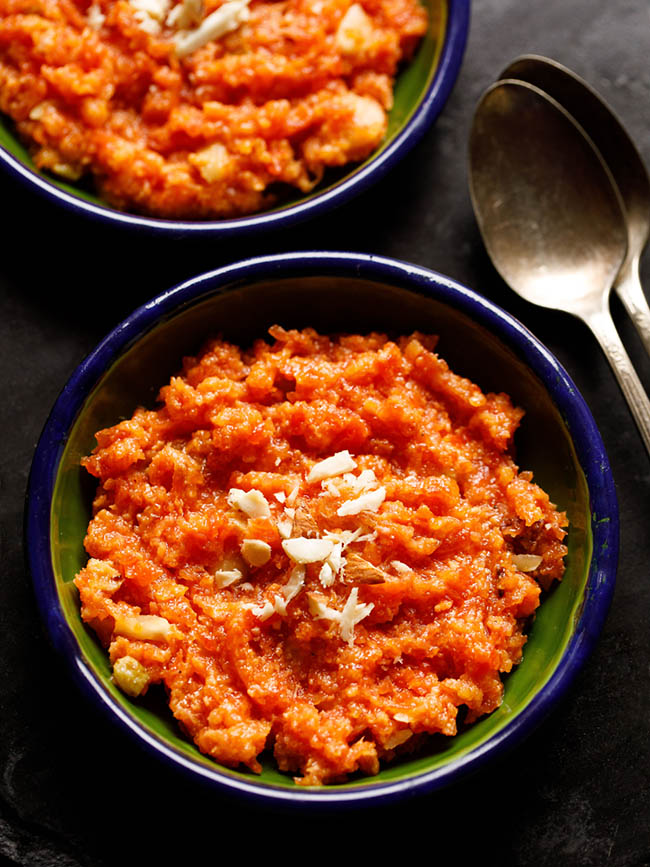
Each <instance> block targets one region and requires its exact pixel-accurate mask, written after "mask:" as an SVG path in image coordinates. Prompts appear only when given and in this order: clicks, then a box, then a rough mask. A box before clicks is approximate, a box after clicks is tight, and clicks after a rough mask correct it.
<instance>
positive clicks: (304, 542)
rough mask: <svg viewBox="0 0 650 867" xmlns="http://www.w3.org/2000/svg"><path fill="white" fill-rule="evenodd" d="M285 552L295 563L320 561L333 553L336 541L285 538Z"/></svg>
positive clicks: (283, 544)
mask: <svg viewBox="0 0 650 867" xmlns="http://www.w3.org/2000/svg"><path fill="white" fill-rule="evenodd" d="M282 547H283V548H284V552H285V554H286V555H287V557H289V559H290V560H293V561H294V563H320V562H321V561H322V560H325V559H327V557H329V555H330V554H331V553H332V549H333V548H334V543H333V542H330V541H329V539H306V538H305V537H304V536H299V537H298V538H297V539H285V540H284V542H283V543H282Z"/></svg>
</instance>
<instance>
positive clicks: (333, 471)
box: [307, 449, 357, 484]
mask: <svg viewBox="0 0 650 867" xmlns="http://www.w3.org/2000/svg"><path fill="white" fill-rule="evenodd" d="M356 466H357V462H356V461H355V460H354V458H353V457H352V455H351V454H350V452H349V451H348V450H347V449H345V451H342V452H337V453H336V454H335V455H332V456H331V457H329V458H325V459H324V460H322V461H319V462H318V463H317V464H314V466H313V467H312V468H311V470H310V471H309V473H308V474H307V482H308V483H309V484H313V483H314V482H321V481H322V480H323V479H331V478H332V477H333V476H341V475H343V473H349V472H350V471H351V470H354V469H356Z"/></svg>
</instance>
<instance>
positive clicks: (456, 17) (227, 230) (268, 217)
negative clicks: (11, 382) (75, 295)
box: [0, 0, 471, 238]
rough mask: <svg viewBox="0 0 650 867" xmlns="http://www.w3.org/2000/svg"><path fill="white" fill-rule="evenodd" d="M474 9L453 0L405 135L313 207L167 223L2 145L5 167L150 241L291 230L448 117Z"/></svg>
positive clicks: (385, 167)
mask: <svg viewBox="0 0 650 867" xmlns="http://www.w3.org/2000/svg"><path fill="white" fill-rule="evenodd" d="M470 4H471V0H448V17H447V29H446V32H445V41H444V44H443V46H442V50H441V53H440V58H439V61H438V67H437V69H436V72H435V74H434V76H433V79H432V81H431V83H430V85H429V87H428V88H427V90H426V91H425V93H424V96H423V97H422V100H421V102H420V104H419V105H418V106H417V108H416V109H415V111H414V113H413V114H412V116H411V118H410V119H409V120H408V122H407V123H406V125H405V126H404V128H403V129H402V131H401V132H400V133H399V134H398V135H397V136H396V137H395V138H394V139H393V141H392V142H391V143H390V144H389V145H388V146H387V147H386V148H385V149H384V150H383V151H381V153H379V154H377V156H376V157H374V158H371V159H370V161H369V162H368V163H367V164H366V165H365V166H363V167H362V168H360V169H357V170H356V171H353V172H352V174H351V175H349V176H348V177H346V178H345V179H343V180H342V181H340V182H338V183H336V184H335V185H334V186H333V187H332V188H331V189H328V190H326V191H324V192H323V193H321V194H318V195H316V196H314V197H313V198H311V199H309V200H307V201H299V202H297V203H295V204H293V205H288V206H287V207H286V208H283V209H280V210H277V211H271V212H268V211H267V212H261V213H259V214H253V215H251V216H249V217H238V218H236V219H231V220H209V221H189V220H163V219H155V218H152V217H144V216H139V215H137V214H129V213H126V212H124V211H116V210H112V209H111V208H109V207H103V206H101V205H95V204H94V203H93V202H87V201H85V200H84V199H81V198H78V197H77V196H74V195H72V194H71V193H67V192H66V191H65V190H62V189H60V188H59V187H57V186H55V185H54V184H52V183H50V182H49V181H48V179H47V177H45V176H44V175H41V174H39V173H37V172H35V171H33V170H32V169H30V168H28V167H27V166H26V165H25V164H24V163H23V162H21V160H19V159H18V158H17V157H15V156H14V155H13V154H12V153H10V152H9V151H7V150H6V149H5V148H4V147H2V145H0V164H4V166H5V168H6V169H7V170H8V172H9V174H10V175H11V176H12V177H13V178H14V179H15V180H17V181H18V182H19V183H22V184H24V185H26V186H27V187H29V188H31V189H33V190H36V192H38V193H39V194H40V195H43V196H44V197H45V198H46V199H48V200H49V201H50V202H52V203H58V204H61V205H63V206H64V207H65V208H66V210H67V211H68V212H69V213H74V212H79V211H81V212H83V213H84V214H85V216H87V217H90V218H92V219H93V220H98V221H100V222H101V223H103V224H104V225H114V226H120V227H122V228H125V229H128V228H134V227H135V228H138V229H140V230H144V231H146V232H147V233H148V234H150V235H161V234H162V235H175V236H178V237H182V236H184V235H190V236H196V235H201V234H203V233H207V234H209V235H213V234H214V235H218V236H219V237H223V238H231V237H233V236H244V235H246V234H250V233H253V232H259V231H262V230H264V231H266V230H270V229H281V228H286V227H287V226H290V225H293V224H295V223H297V222H299V221H302V220H306V219H310V218H312V217H316V216H318V215H321V214H323V213H325V212H326V211H328V210H330V209H331V208H335V207H339V206H340V205H342V204H344V203H345V202H347V201H349V200H350V199H351V198H353V197H354V196H357V195H359V194H360V193H362V192H364V191H365V190H366V189H368V188H369V187H370V186H371V185H372V184H374V183H375V182H376V181H378V180H380V178H383V177H384V176H385V175H386V173H387V172H389V171H390V170H391V169H392V168H393V166H395V165H396V164H397V162H398V161H399V160H401V159H402V158H403V157H404V156H406V154H407V153H408V152H409V151H410V150H411V149H412V148H413V147H414V146H415V145H416V144H417V143H418V142H419V141H420V139H421V138H422V136H423V135H424V133H425V132H426V131H427V129H428V128H429V127H430V125H431V124H432V123H433V121H434V120H435V119H436V117H437V116H438V115H439V114H440V112H441V111H442V109H443V107H444V105H445V103H446V102H447V99H448V97H449V94H450V93H451V90H452V88H453V86H454V84H455V82H456V79H457V77H458V73H459V71H460V65H461V62H462V59H463V54H464V53H465V46H466V44H467V36H468V32H469V20H470Z"/></svg>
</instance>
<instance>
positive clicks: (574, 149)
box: [469, 80, 650, 454]
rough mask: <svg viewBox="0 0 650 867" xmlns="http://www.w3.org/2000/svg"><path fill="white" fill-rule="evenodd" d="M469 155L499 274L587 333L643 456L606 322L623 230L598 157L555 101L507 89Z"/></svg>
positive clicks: (480, 113) (649, 437) (646, 407)
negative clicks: (576, 322)
mask: <svg viewBox="0 0 650 867" xmlns="http://www.w3.org/2000/svg"><path fill="white" fill-rule="evenodd" d="M469 152H470V153H469V155H470V172H469V173H470V193H471V196H472V202H473V205H474V210H475V213H476V217H477V221H478V225H479V229H480V231H481V234H482V236H483V240H484V242H485V246H486V248H487V251H488V253H489V255H490V257H491V258H492V261H493V263H494V265H495V267H496V269H497V270H498V271H499V273H500V274H501V276H502V277H503V279H504V280H505V281H506V282H507V283H508V284H509V285H510V286H511V288H512V289H514V290H515V292H518V293H519V294H520V295H521V296H522V297H523V298H525V299H526V300H527V301H530V302H532V303H533V304H539V305H541V306H543V307H550V308H552V309H556V310H564V311H566V312H567V313H571V314H573V315H574V316H577V317H578V318H579V319H582V320H583V321H584V322H585V323H586V324H587V325H588V326H589V328H590V329H591V330H592V332H593V333H594V335H595V337H596V339H597V340H598V342H599V343H600V345H601V347H602V349H603V351H604V353H605V355H606V356H607V359H608V361H609V363H610V364H611V366H612V370H613V372H614V374H615V376H616V379H617V381H618V383H619V385H620V387H621V390H622V392H623V394H624V396H625V398H626V400H627V402H628V405H629V407H630V410H631V412H632V415H633V416H634V419H635V421H636V423H637V425H638V427H639V432H640V433H641V437H642V439H643V442H644V445H645V447H646V450H647V451H648V454H650V401H649V400H648V397H647V395H646V393H645V391H644V389H643V386H642V385H641V382H640V381H639V378H638V376H637V374H636V372H635V370H634V367H633V366H632V362H631V361H630V359H629V357H628V355H627V353H626V351H625V349H624V347H623V344H622V343H621V340H620V337H619V336H618V332H617V331H616V328H615V326H614V323H613V321H612V317H611V314H610V312H609V293H610V291H611V287H612V284H613V282H614V280H615V278H616V275H617V274H618V273H619V271H620V269H621V266H622V264H623V261H624V260H625V257H626V253H627V227H626V222H625V212H624V209H623V203H622V200H621V197H620V194H619V192H618V190H617V188H616V185H615V184H614V182H613V180H612V176H611V174H610V172H609V170H608V169H607V167H606V165H605V163H604V162H603V160H602V157H601V156H600V154H599V153H598V151H597V150H596V148H595V147H594V146H593V145H592V143H591V141H590V140H589V138H588V137H587V136H586V135H585V134H584V133H583V131H582V130H581V128H580V127H579V126H578V125H577V123H576V122H575V121H574V120H573V119H572V118H571V116H570V115H569V114H568V113H567V112H566V111H565V110H564V109H563V108H562V107H561V106H560V105H559V104H558V103H557V102H555V100H553V99H552V98H551V97H549V96H547V95H546V94H545V93H544V92H543V91H541V90H539V89H538V88H536V87H534V86H533V85H531V84H527V83H525V82H523V81H513V80H504V81H500V82H497V83H496V84H493V85H492V86H491V87H489V88H488V90H487V91H486V92H485V93H484V94H483V96H482V98H481V100H480V102H479V104H478V106H477V108H476V112H475V115H474V120H473V124H472V130H471V133H470V146H469Z"/></svg>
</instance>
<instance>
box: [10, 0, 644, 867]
mask: <svg viewBox="0 0 650 867" xmlns="http://www.w3.org/2000/svg"><path fill="white" fill-rule="evenodd" d="M523 52H536V53H541V54H546V55H549V56H551V57H555V58H556V59H558V60H560V61H562V62H563V63H565V64H567V65H569V66H571V67H572V68H574V69H575V70H576V71H577V72H579V73H580V74H581V75H583V76H584V77H585V78H587V79H588V80H589V81H590V82H591V83H592V84H593V85H594V86H595V87H596V88H597V89H598V90H599V91H600V92H601V93H602V94H603V95H604V96H605V98H606V99H607V100H608V101H609V102H610V103H611V104H612V105H613V106H614V108H615V109H616V110H617V112H618V113H619V115H620V116H621V117H622V118H623V119H624V121H625V123H626V124H627V125H628V127H629V130H630V132H631V133H632V135H633V137H634V139H635V140H636V142H637V144H638V147H639V149H640V151H641V152H642V154H643V155H644V157H645V159H646V161H647V162H650V62H649V60H650V58H649V55H650V5H649V4H648V0H543V2H542V0H475V2H474V9H473V20H472V28H471V35H470V39H469V44H468V49H467V53H466V56H465V61H464V65H463V68H462V71H461V74H460V77H459V80H458V82H457V85H456V87H455V89H454V92H453V94H452V96H451V99H450V100H449V102H448V104H447V106H446V108H445V110H444V112H443V114H442V116H441V117H440V118H439V120H438V122H437V124H436V125H435V126H434V127H433V128H432V129H431V130H430V132H429V133H428V134H427V135H426V137H425V139H424V141H423V142H422V143H421V144H420V145H419V146H418V147H417V148H416V150H415V151H414V152H412V153H411V154H410V155H409V156H408V157H407V158H406V159H405V160H404V161H403V163H402V164H401V165H400V166H399V167H397V168H396V169H395V170H394V171H393V173H392V174H391V175H390V176H389V177H388V178H386V179H385V180H383V181H382V182H381V183H380V184H378V185H377V186H375V187H374V188H373V189H372V190H371V191H369V192H367V193H366V194H364V195H363V196H361V197H360V198H358V199H356V200H355V201H354V202H353V203H352V204H349V205H347V206H346V207H345V208H343V209H341V210H339V211H336V212H334V213H330V214H329V215H327V216H325V217H323V218H321V219H318V220H315V221H312V222H310V223H308V224H305V225H304V226H302V227H301V228H299V229H292V230H286V231H284V232H282V233H277V234H274V235H268V236H265V237H264V236H260V237H259V238H254V239H248V240H246V241H245V242H243V243H241V244H232V243H230V242H229V243H228V244H227V245H224V246H223V247H221V248H220V246H219V245H218V244H217V243H212V242H204V243H187V242H168V241H165V242H160V241H155V242H154V241H151V240H147V239H146V238H144V237H136V238H131V237H128V236H127V235H125V234H122V233H115V234H114V233H112V232H110V231H108V230H106V229H104V228H101V227H98V226H93V225H84V224H82V223H81V222H80V221H78V220H76V219H73V218H70V217H68V216H66V215H65V214H64V213H62V211H60V210H58V209H54V208H51V207H49V206H46V205H45V204H44V203H43V201H41V200H40V198H36V197H34V196H32V195H30V194H28V193H27V192H25V191H24V190H22V189H19V188H18V187H16V186H14V185H13V184H12V183H10V182H9V181H7V180H6V178H4V177H0V203H1V206H2V207H1V210H0V214H1V215H2V216H1V218H0V219H1V220H2V233H1V235H0V237H1V239H2V240H1V243H0V289H1V291H2V307H1V308H0V310H1V317H0V320H1V328H2V337H1V340H0V353H1V358H2V381H1V387H2V392H3V394H2V398H1V404H0V405H1V406H2V425H1V436H2V443H3V446H2V449H1V451H0V491H1V503H2V536H1V545H2V547H1V554H0V712H1V717H0V768H1V772H0V857H2V858H4V860H5V862H6V863H7V864H17V865H38V867H49V865H60V867H64V865H65V867H80V865H84V867H86V865H88V867H91V865H92V867H112V865H118V864H129V863H142V864H152V865H166V864H180V865H186V864H187V865H193V864H202V863H206V864H208V863H218V861H220V860H222V861H226V860H227V861H232V860H235V859H236V860H237V861H239V860H240V859H243V860H244V861H245V862H248V861H249V860H250V861H251V862H253V860H254V859H256V860H257V859H260V858H264V859H266V858H267V857H269V856H271V857H273V858H274V859H275V857H276V856H277V858H278V859H282V860H285V859H289V860H294V859H309V861H311V860H313V859H316V861H320V860H321V858H323V857H324V856H325V857H330V858H333V859H335V861H336V862H341V861H342V862H343V863H345V862H348V863H349V862H350V861H352V860H357V859H363V862H364V863H366V864H370V863H374V862H375V863H379V864H381V863H391V862H393V861H394V860H395V859H396V858H399V859H400V860H411V859H414V860H417V861H425V862H430V863H434V864H435V863H441V862H443V863H447V862H450V861H451V860H452V859H453V861H454V862H461V863H463V862H464V861H470V860H471V861H475V862H477V863H480V864H493V863H494V864H500V865H527V867H528V865H530V867H538V865H540V867H541V865H574V864H575V865H594V867H598V865H617V867H621V865H642V864H650V798H649V796H648V784H649V777H650V719H649V717H650V713H649V709H648V704H649V699H650V690H649V688H648V679H649V676H650V649H649V640H650V631H649V629H648V619H649V618H648V614H649V609H650V576H649V574H648V573H649V571H650V570H649V563H650V533H649V532H648V494H649V492H650V472H649V470H650V465H649V463H648V458H647V456H646V454H645V452H644V450H643V447H642V445H641V440H640V438H639V436H638V434H637V432H636V429H635V427H634V424H633V422H632V419H631V416H630V415H629V412H628V410H627V408H626V406H625V404H624V402H623V399H622V397H621V395H620V393H619V392H618V390H617V387H616V385H615V382H614V379H613V377H612V374H611V373H610V370H609V368H608V366H607V364H606V362H605V360H604V357H603V356H602V354H601V352H600V350H599V348H598V347H597V345H596V342H595V340H594V339H593V338H592V336H591V334H590V333H589V332H588V331H587V329H586V327H584V326H583V325H582V324H580V323H579V322H577V321H574V320H572V319H571V318H570V317H568V316H566V315H564V314H554V313H552V312H550V311H545V310H541V309H537V308H534V307H532V306H530V305H528V304H526V303H525V302H523V301H521V300H519V299H518V298H517V297H516V296H515V295H514V294H513V293H512V292H511V291H510V290H508V288H507V287H506V286H505V285H504V284H503V282H502V281H501V280H500V278H499V277H498V276H497V275H496V273H495V271H494V270H493V268H492V266H491V264H490V262H489V261H488V259H487V256H486V254H485V252H484V249H483V247H482V244H481V240H480V238H479V235H478V232H477V228H476V225H475V222H474V218H473V214H472V209H471V205H470V201H469V196H468V191H467V172H466V151H467V137H468V131H469V126H470V120H471V115H472V111H473V108H474V105H475V103H476V101H477V99H478V97H479V95H480V93H481V92H482V90H483V89H484V88H485V87H486V86H487V85H488V84H489V83H490V82H491V81H492V80H493V78H494V77H495V76H496V75H497V73H498V72H499V71H500V69H501V68H503V67H504V66H505V65H506V64H507V63H508V62H509V61H510V60H511V59H512V58H513V57H515V56H516V55H518V54H520V53H523ZM319 247H320V248H324V249H332V250H339V249H340V250H360V251H366V252H372V253H380V254H385V255H389V256H394V257H397V258H401V259H406V260H410V261H412V262H416V263H418V264H420V265H423V266H427V267H431V268H433V269H436V270H438V271H441V272H442V273H445V274H448V275H450V276H451V277H453V278H456V279H458V280H460V281H461V282H463V283H465V284H467V285H469V286H471V287H473V288H475V289H477V290H479V291H480V292H482V293H483V294H485V295H487V296H488V297H489V298H491V299H492V300H494V301H495V302H497V303H499V304H500V305H502V306H503V307H505V308H506V309H507V310H509V311H510V312H512V313H513V314H514V315H515V316H517V317H518V318H520V319H521V320H522V321H523V322H524V323H525V324H526V325H527V326H528V327H529V328H530V329H531V330H532V331H533V332H534V333H535V334H536V335H537V336H538V337H539V338H540V339H541V340H542V341H543V342H544V343H546V344H547V345H548V346H549V347H550V349H551V351H552V352H554V353H555V354H556V355H557V356H558V357H559V359H560V360H561V362H562V363H563V364H564V365H565V366H566V368H567V369H568V370H569V372H570V374H571V375H572V376H573V377H574V379H575V381H576V383H577V385H578V387H579V389H580V390H581V392H582V393H583V395H584V396H585V398H586V400H587V402H588V404H589V405H590V407H591V409H592V411H593V413H594V416H595V418H596V421H597V424H598V425H599V427H600V430H601V431H602V434H603V437H604V440H605V443H606V446H607V449H608V452H609V455H610V459H611V462H612V466H613V471H614V475H615V478H616V482H617V487H618V495H619V499H620V509H621V528H622V532H621V558H620V568H619V574H618V583H617V588H616V593H615V597H614V602H613V605H612V608H611V612H610V615H609V618H608V620H607V623H606V626H605V629H604V632H603V634H602V638H601V640H600V642H599V644H598V646H597V648H596V650H595V652H594V653H593V654H592V656H591V657H590V659H589V661H588V662H587V664H586V666H585V667H584V669H583V670H582V672H581V673H580V675H579V676H578V678H577V680H576V682H575V683H574V686H573V687H572V689H571V690H570V693H569V694H568V696H567V697H566V698H564V700H563V701H562V702H561V704H560V705H559V706H558V707H557V708H556V710H555V711H554V712H553V713H552V715H551V716H550V718H548V719H547V721H546V722H545V723H544V724H543V725H542V726H541V727H540V728H539V729H538V730H537V731H536V733H535V734H534V735H533V736H532V737H530V738H529V739H528V740H527V741H526V742H525V744H523V745H521V746H519V747H518V748H517V749H515V750H514V752H511V753H510V754H509V755H508V756H507V757H505V758H503V759H501V760H499V761H498V762H497V763H496V764H494V765H492V766H491V767H489V768H488V769H486V770H483V771H482V772H481V773H479V774H478V775H476V776H474V777H472V778H470V779H467V780H466V781H464V782H463V783H461V784H459V785H457V786H455V787H453V788H451V789H448V790H446V791H444V792H442V793H440V794H437V795H432V796H428V797H419V798H417V799H411V800H409V801H407V802H405V803H402V804H400V805H399V806H396V807H392V808H388V809H383V808H374V809H372V810H369V811H361V812H356V811H354V812H349V813H346V814H342V815H340V816H336V817H332V816H329V817H322V816H321V817H319V816H317V815H314V816H307V817H305V816H297V815H292V814H288V815H284V816H278V815H275V814H273V813H272V812H270V811H268V810H267V811H258V810H255V809H253V808H251V807H248V806H242V805H240V804H239V803H237V802H233V801H229V800H227V799H225V798H222V797H218V796H217V795H215V794H214V793H212V792H210V791H209V790H206V789H204V788H198V787H196V786H195V785H194V784H192V783H190V782H188V781H186V780H185V779H181V778H180V776H177V775H176V774H173V773H171V772H169V771H167V770H166V769H164V768H162V767H160V766H159V765H158V763H157V761H156V760H153V759H151V758H149V757H148V756H146V755H144V753H143V751H142V749H141V748H140V747H139V745H137V744H136V743H135V742H134V741H132V740H131V739H127V738H126V736H124V735H122V734H121V733H120V732H118V731H117V729H116V728H115V727H114V726H113V724H112V723H111V722H109V721H108V720H107V719H105V718H104V716H103V715H100V714H99V712H98V711H96V710H95V709H94V708H93V707H91V706H90V705H89V704H88V703H87V702H86V700H85V699H83V698H82V697H81V695H80V694H79V693H78V692H77V689H76V687H75V686H74V685H73V684H72V683H71V681H70V679H69V677H68V674H67V670H66V668H65V666H64V665H63V664H62V663H61V661H60V660H59V658H58V657H56V656H55V654H54V652H53V651H52V649H51V646H50V644H49V642H48V639H47V637H46V635H45V633H44V630H43V628H42V626H41V623H40V620H39V617H38V614H37V611H36V607H35V603H34V599H33V595H32V589H31V584H30V579H29V575H28V574H27V571H26V569H25V566H24V563H23V550H22V545H23V543H22V513H23V498H24V492H25V486H26V482H27V475H28V471H29V466H30V461H31V458H32V454H33V450H34V447H35V445H36V441H37V438H38V435H39V433H40V430H41V428H42V426H43V424H44V422H45V418H46V416H47V413H48V411H49V409H50V407H51V405H52V404H53V402H54V400H55V398H56V396H57V394H58V392H59V390H60V389H61V387H62V386H63V384H64V383H65V381H66V380H67V378H68V376H69V375H70V374H71V373H72V371H73V370H74V368H75V366H76V365H77V364H78V363H79V362H80V361H81V360H82V358H83V357H84V356H85V355H86V354H87V353H88V352H89V351H90V350H91V349H92V348H93V346H94V345H95V344H96V343H97V341H98V340H99V339H100V338H101V337H102V336H103V335H104V334H105V333H106V332H107V331H108V330H109V329H110V328H112V327H113V326H114V325H115V324H116V323H117V322H119V321H120V320H121V319H122V318H123V317H124V316H125V315H126V314H127V313H129V312H130V311H131V310H132V309H133V308H134V307H135V306H136V305H138V304H140V303H142V302H143V301H145V300H146V299H148V298H150V297H151V296H153V295H155V294H157V293H158V292H160V291H162V290H164V289H166V288H168V287H170V286H172V285H174V284H175V283H176V282H178V281H180V280H182V279H184V278H186V277H189V276H192V275H194V274H197V273H200V272H201V271H204V270H208V269H210V268H213V267H216V266H218V265H221V264H225V263H228V262H232V261H235V260H237V259H240V258H244V257H247V256H250V255H254V254H259V253H266V252H273V251H281V250H291V249H309V248H319ZM643 279H644V282H645V285H646V287H648V288H649V289H650V256H646V257H645V259H644V262H643ZM612 307H613V312H614V316H615V319H616V321H617V323H618V325H619V328H620V331H621V333H622V335H623V337H624V340H625V342H626V344H627V346H628V348H629V351H630V353H631V355H632V357H633V359H634V361H635V364H636V366H637V369H638V370H639V372H640V375H641V377H642V379H643V380H644V383H645V384H646V386H650V360H649V359H648V358H647V357H646V356H645V355H644V353H643V350H642V349H641V347H640V345H639V343H638V341H637V339H636V337H635V335H634V333H633V331H632V328H631V326H630V324H629V322H628V321H627V319H626V318H625V315H624V314H623V312H622V310H621V307H620V305H619V304H618V303H613V304H612ZM233 839H236V840H238V841H239V842H240V843H241V844H242V845H243V849H242V851H241V852H237V851H236V850H235V851H232V850H231V849H230V845H231V840H233Z"/></svg>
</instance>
